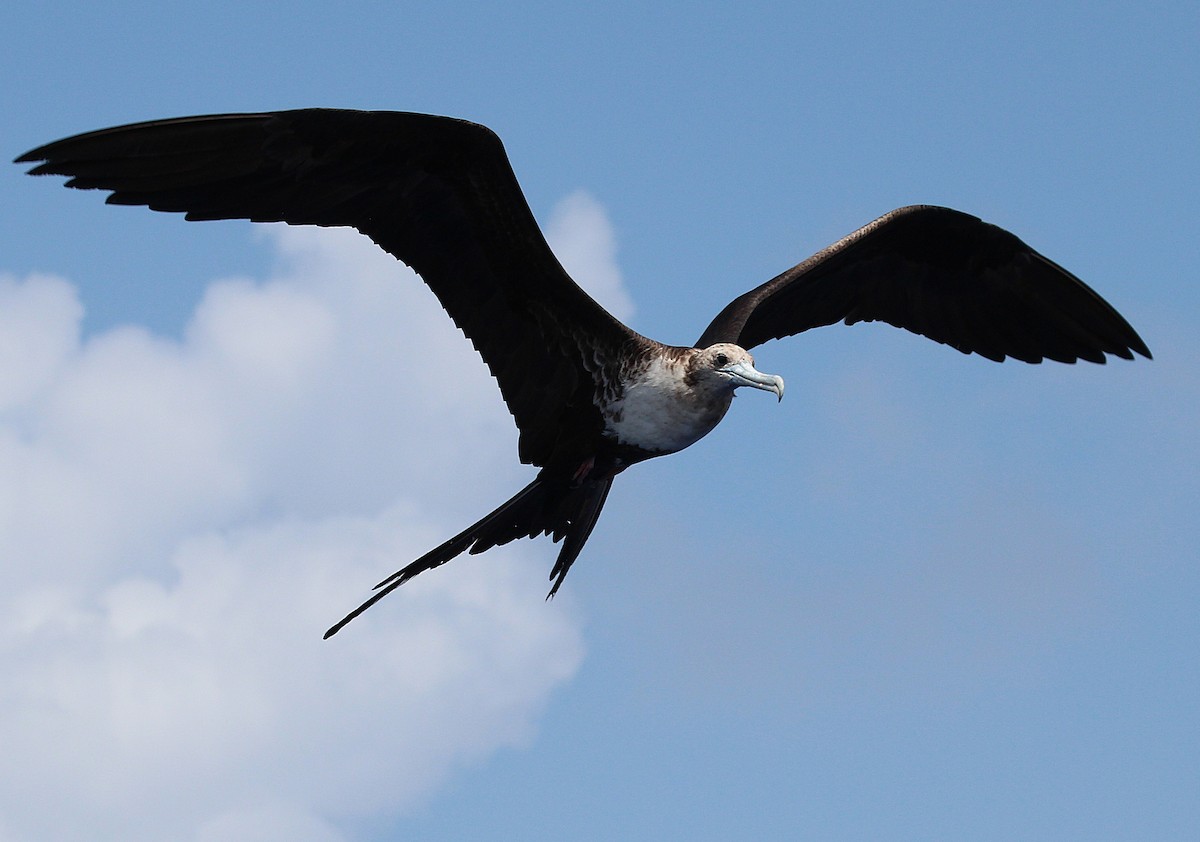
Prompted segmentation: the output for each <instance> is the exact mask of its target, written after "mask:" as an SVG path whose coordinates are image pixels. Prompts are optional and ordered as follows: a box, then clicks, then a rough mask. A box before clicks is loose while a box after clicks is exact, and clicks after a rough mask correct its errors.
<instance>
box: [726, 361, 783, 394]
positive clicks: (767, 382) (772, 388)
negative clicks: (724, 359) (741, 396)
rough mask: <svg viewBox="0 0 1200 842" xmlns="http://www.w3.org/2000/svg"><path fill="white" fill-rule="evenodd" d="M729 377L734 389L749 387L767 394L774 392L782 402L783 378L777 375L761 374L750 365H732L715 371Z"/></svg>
mask: <svg viewBox="0 0 1200 842" xmlns="http://www.w3.org/2000/svg"><path fill="white" fill-rule="evenodd" d="M717 370H718V371H723V372H725V373H726V374H728V375H729V377H730V379H731V380H733V386H734V388H737V387H738V386H750V387H752V388H755V389H762V390H764V391H767V392H774V393H775V394H776V395H777V396H778V397H779V400H783V378H782V377H780V376H779V375H778V374H763V373H762V372H761V371H759V370H758V369H756V368H755V367H754V366H752V365H750V363H733V364H732V365H727V366H725V367H724V368H720V369H717Z"/></svg>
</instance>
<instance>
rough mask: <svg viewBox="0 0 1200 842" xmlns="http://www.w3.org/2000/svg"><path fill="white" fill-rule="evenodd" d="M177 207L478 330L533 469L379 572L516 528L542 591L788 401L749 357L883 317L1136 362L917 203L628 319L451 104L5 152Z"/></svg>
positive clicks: (1133, 347) (443, 557) (963, 346)
mask: <svg viewBox="0 0 1200 842" xmlns="http://www.w3.org/2000/svg"><path fill="white" fill-rule="evenodd" d="M38 161H40V162H42V163H39V164H38V165H37V166H35V167H33V168H32V169H31V170H30V171H29V172H30V174H31V175H47V174H50V175H62V176H68V177H69V180H68V181H67V182H66V186H68V187H75V188H81V189H100V190H108V191H111V193H110V195H109V196H108V197H107V201H108V202H109V203H110V204H118V205H145V206H147V207H149V208H151V209H153V210H158V211H175V212H182V213H185V214H186V217H185V218H186V219H189V220H211V219H249V220H253V221H255V222H288V223H291V224H293V225H322V226H350V227H352V228H356V229H358V230H359V231H360V232H362V233H363V234H366V235H367V236H368V237H370V238H371V239H372V240H374V241H375V242H376V243H377V244H378V245H379V246H381V247H382V248H383V249H385V250H386V251H388V252H390V253H391V254H392V255H394V256H395V257H397V258H399V259H400V260H402V261H403V262H404V263H406V264H408V265H409V266H411V267H412V268H413V269H414V270H416V272H417V273H418V274H419V275H420V276H421V278H422V279H423V280H424V281H425V283H426V284H428V285H429V287H430V289H431V290H432V291H433V293H434V295H436V296H437V298H438V300H439V301H440V302H441V304H442V306H443V307H444V308H445V310H446V312H447V313H448V314H449V315H450V318H451V319H453V320H454V323H455V324H456V325H458V327H459V329H461V330H462V332H463V333H464V334H466V336H467V337H468V338H469V339H470V340H471V342H472V343H473V344H474V346H475V348H476V349H477V350H478V351H479V353H480V355H481V356H482V357H483V360H484V362H485V363H486V364H487V366H488V368H489V369H490V370H491V373H492V375H493V376H494V377H495V378H496V380H497V382H498V383H499V386H500V393H501V395H502V396H503V398H504V402H505V403H506V404H507V405H508V409H509V411H510V412H511V413H512V415H513V419H514V420H515V421H516V425H517V428H518V430H519V431H520V439H519V445H518V452H519V456H520V459H521V461H522V462H524V463H526V464H530V465H534V466H536V467H537V468H539V469H540V470H539V471H538V474H537V476H536V477H535V478H534V480H533V482H531V483H530V484H529V485H527V486H526V487H525V488H523V489H522V490H521V491H519V492H518V493H517V494H516V495H515V496H514V497H512V499H510V500H508V501H507V502H505V503H504V504H503V505H501V506H500V507H499V508H498V509H496V510H495V511H493V512H492V513H491V514H489V515H487V516H486V517H484V518H483V519H482V520H480V521H478V522H477V523H474V524H472V525H471V526H470V527H468V528H467V529H465V530H463V531H462V532H460V533H459V534H458V535H455V536H454V537H453V538H451V539H450V540H448V541H446V542H445V543H444V544H442V545H441V546H439V547H437V548H435V549H433V550H431V551H430V552H428V553H426V554H425V555H423V556H421V557H420V558H418V559H417V560H416V561H413V562H412V563H410V564H408V565H407V566H405V567H404V568H402V569H401V570H399V571H397V572H396V573H394V574H393V575H391V576H389V577H388V578H386V579H384V580H383V581H382V582H380V583H379V584H378V585H377V586H376V593H375V594H374V595H373V596H372V597H371V598H370V599H368V600H367V601H366V602H364V603H363V604H362V605H361V606H359V607H358V608H357V609H355V610H354V611H352V612H351V613H350V614H349V615H347V616H346V617H345V618H344V619H342V620H341V621H340V622H338V623H337V624H336V625H334V626H333V627H332V628H330V629H329V631H328V632H326V634H325V637H327V638H328V637H329V636H331V635H333V634H335V633H336V632H337V631H338V630H339V629H340V628H341V627H342V626H344V625H345V624H346V623H348V622H349V621H350V620H352V619H353V618H354V617H356V616H358V615H359V614H361V613H362V612H363V611H365V610H366V609H367V608H369V607H370V606H371V605H373V604H374V603H375V602H377V601H378V600H379V599H381V598H382V597H384V596H386V595H387V594H388V593H389V592H391V591H392V590H394V589H395V588H397V587H399V586H400V585H402V584H403V583H404V582H406V581H408V580H409V579H411V578H412V577H413V576H416V575H417V574H418V573H422V572H424V571H426V570H430V569H432V568H434V567H437V566H439V565H441V564H445V563H446V562H447V561H450V560H451V559H453V558H455V557H456V556H458V555H460V554H461V553H463V552H467V551H469V552H471V553H480V552H483V551H484V550H487V549H490V548H491V547H494V546H497V545H500V544H506V543H508V542H509V541H512V540H514V539H516V538H521V537H535V536H537V535H539V534H547V535H550V536H551V537H552V539H553V540H554V541H555V542H557V541H560V540H561V541H562V542H563V545H562V548H561V550H560V551H559V554H558V558H557V560H556V561H555V563H554V567H553V569H552V570H551V572H550V578H551V579H552V580H553V585H552V587H551V589H550V593H549V594H548V595H547V598H550V597H552V596H553V595H554V594H555V593H556V592H557V591H558V588H559V586H560V585H562V582H563V578H564V577H565V576H566V575H567V571H568V570H569V569H570V567H571V564H572V563H573V562H574V561H575V559H576V558H577V557H578V556H579V552H580V550H582V549H583V545H584V543H585V542H586V541H587V539H588V536H589V535H590V534H591V532H592V528H593V526H595V524H596V519H597V517H599V515H600V510H601V508H602V507H603V506H604V501H605V498H606V497H607V495H608V491H609V488H610V487H611V486H612V482H613V479H614V477H616V475H617V474H619V473H620V472H621V471H623V470H625V469H626V468H628V467H629V466H630V465H633V464H634V463H636V462H640V461H643V460H645V459H650V458H652V457H655V456H663V455H665V454H668V453H674V452H676V451H678V450H682V449H683V448H685V447H687V446H688V445H690V444H693V443H694V442H696V441H697V440H699V439H700V438H702V437H703V436H704V435H706V434H707V433H708V432H709V431H710V430H712V429H713V427H715V426H716V425H717V423H718V422H719V421H720V420H721V418H722V417H723V416H724V415H725V412H726V411H727V410H728V409H729V406H730V402H731V400H732V398H733V393H734V390H735V389H737V388H739V387H742V386H748V387H751V388H755V389H763V390H765V391H769V392H774V393H775V395H776V396H777V397H779V398H780V399H782V397H783V380H782V378H780V377H777V376H775V375H769V374H763V373H761V372H759V371H758V370H757V369H756V368H755V367H754V360H753V358H752V357H751V355H750V353H749V351H748V349H750V348H754V347H755V346H757V345H761V344H762V343H764V342H766V341H768V340H770V339H779V338H782V337H784V336H791V335H793V334H797V333H800V332H801V331H805V330H808V329H809V328H814V327H819V326H822V325H828V324H833V323H834V322H838V321H842V322H845V323H846V324H854V323H855V322H869V321H884V322H888V323H890V324H892V325H895V326H896V327H901V328H905V329H907V330H909V331H912V332H913V333H917V334H920V335H923V336H926V337H928V338H930V339H932V340H934V341H936V342H940V343H943V344H946V345H949V346H950V347H952V348H955V349H957V350H959V351H961V352H962V353H964V354H971V353H975V354H979V355H981V356H983V357H986V358H988V359H991V360H995V361H997V362H1000V361H1003V360H1004V359H1005V358H1007V357H1012V358H1014V359H1018V360H1023V361H1025V362H1028V363H1039V362H1041V361H1042V360H1043V359H1051V360H1057V361H1059V362H1064V363H1073V362H1075V361H1076V360H1081V359H1082V360H1087V361H1089V362H1094V363H1103V362H1105V359H1106V357H1105V355H1106V354H1112V355H1115V356H1118V357H1123V358H1125V359H1133V358H1134V352H1136V353H1138V354H1141V355H1142V356H1143V357H1146V358H1149V357H1150V351H1149V349H1148V348H1147V347H1146V344H1145V343H1144V342H1143V341H1142V340H1141V338H1140V337H1139V336H1138V335H1137V333H1136V332H1135V331H1134V329H1133V328H1132V327H1130V325H1129V323H1128V322H1126V321H1125V319H1124V318H1122V317H1121V315H1120V314H1119V313H1117V311H1116V310H1115V309H1113V307H1112V306H1111V305H1109V304H1108V302H1106V301H1105V300H1104V299H1103V298H1101V297H1100V296H1099V295H1098V294H1096V293H1095V292H1094V291H1093V290H1092V289H1091V288H1089V287H1088V286H1087V285H1086V284H1084V283H1083V281H1081V280H1079V279H1078V278H1076V277H1075V276H1074V275H1072V274H1071V273H1070V272H1068V271H1066V270H1065V269H1063V268H1062V267H1060V266H1058V265H1057V264H1055V263H1054V262H1052V261H1051V260H1049V259H1048V258H1046V257H1043V256H1042V255H1041V254H1038V253H1037V252H1036V251H1034V250H1033V249H1032V248H1030V247H1029V246H1027V245H1026V244H1025V243H1024V242H1022V241H1021V240H1020V239H1018V238H1017V237H1016V236H1015V235H1013V234H1011V233H1009V232H1008V231H1005V230H1004V229H1002V228H998V227H996V226H995V225H991V224H989V223H986V222H983V221H982V220H980V219H978V218H977V217H974V216H971V215H969V214H966V213H962V212H960V211H956V210H951V209H949V208H943V207H934V206H929V205H914V206H910V207H903V208H899V209H897V210H894V211H892V212H890V213H887V214H885V215H883V216H881V217H879V218H878V219H876V220H875V221H874V222H871V223H869V224H867V225H865V226H863V227H862V228H860V229H858V230H857V231H855V232H854V233H852V234H850V235H848V236H847V237H844V238H843V239H841V240H839V241H838V242H836V243H834V244H833V245H831V246H829V247H828V248H826V249H824V250H823V251H820V252H818V253H817V254H815V255H813V256H812V257H810V258H808V259H807V260H805V261H803V262H802V263H800V264H798V265H796V266H794V267H792V268H791V269H788V270H787V271H785V272H783V273H782V274H781V275H778V276H777V277H775V278H773V279H771V280H769V281H767V282H766V283H765V284H763V285H761V286H759V287H756V288H755V289H752V290H750V291H749V292H746V293H744V294H743V295H740V296H738V297H737V298H735V299H734V300H733V301H732V302H730V304H729V305H728V306H727V307H725V309H723V310H722V311H721V312H720V313H719V314H717V317H716V318H715V319H713V321H712V323H711V324H710V325H709V326H708V327H707V328H705V330H704V332H703V333H702V334H701V335H700V338H699V339H698V340H697V341H696V344H695V345H694V346H692V347H678V346H669V345H664V344H662V343H660V342H655V341H654V340H653V339H648V338H646V337H644V336H641V335H640V334H638V333H635V332H634V331H633V330H631V329H630V328H628V327H626V326H625V325H624V324H622V323H621V322H619V321H618V320H617V319H616V318H614V317H613V316H612V315H611V314H609V313H608V312H607V311H606V310H604V308H602V307H601V306H600V305H599V304H597V303H596V302H595V301H593V300H592V298H591V297H589V296H588V295H587V293H585V292H584V291H583V290H582V289H580V288H579V287H578V286H577V285H576V284H575V283H574V281H572V280H571V278H570V276H569V275H568V274H567V273H566V271H565V270H564V269H563V268H562V266H561V265H560V264H559V262H558V260H557V259H556V258H555V256H554V254H553V253H552V252H551V251H550V248H549V246H548V245H547V244H546V240H545V239H544V237H543V236H542V232H541V230H540V229H539V228H538V225H537V222H536V221H535V220H534V217H533V213H532V212H531V211H530V209H529V205H528V203H527V202H526V201H525V198H524V196H523V195H522V193H521V188H520V186H519V185H518V184H517V179H516V176H515V175H514V174H513V170H512V166H511V165H510V163H509V161H508V156H507V155H506V154H505V152H504V147H503V145H502V144H501V142H500V139H499V138H498V137H497V136H496V135H495V134H494V133H493V132H492V131H491V130H490V129H488V128H486V127H484V126H481V125H478V124H476V123H471V122H467V121H465V120H458V119H453V118H449V117H439V116H433V115H426V114H411V113H401V112H390V111H347V110H337V109H323V108H313V109H301V110H295V111H278V112H269V113H260V114H218V115H209V116H199V117H183V118H178V119H171V120H155V121H150V122H144V123H136V124H133V125H128V126H119V127H116V128H111V129H103V130H100V131H95V132H89V133H86V134H81V135H77V136H74V137H69V138H66V139H64V140H59V141H56V142H54V143H50V144H47V145H45V146H41V147H39V148H37V149H34V150H32V151H30V152H27V153H25V154H24V155H22V156H21V157H19V158H18V159H17V162H18V163H23V162H38Z"/></svg>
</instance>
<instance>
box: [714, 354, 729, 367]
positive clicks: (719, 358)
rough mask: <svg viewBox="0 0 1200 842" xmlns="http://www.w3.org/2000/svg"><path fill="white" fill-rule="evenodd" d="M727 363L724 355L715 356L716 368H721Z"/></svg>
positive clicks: (727, 359)
mask: <svg viewBox="0 0 1200 842" xmlns="http://www.w3.org/2000/svg"><path fill="white" fill-rule="evenodd" d="M728 362H729V357H727V356H725V355H724V354H717V367H718V368H723V367H724V366H725V365H726V364H727V363H728Z"/></svg>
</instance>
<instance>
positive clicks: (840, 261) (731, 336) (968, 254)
mask: <svg viewBox="0 0 1200 842" xmlns="http://www.w3.org/2000/svg"><path fill="white" fill-rule="evenodd" d="M837 321H845V323H846V324H854V323H855V322H863V321H867V322H869V321H885V322H888V323H890V324H893V325H895V326H896V327H902V328H905V329H906V330H911V331H912V332H913V333H919V334H921V335H923V336H927V337H929V338H930V339H933V340H935V341H937V342H941V343H944V344H946V345H949V346H951V347H952V348H957V349H958V350H959V351H962V352H963V353H964V354H970V353H976V354H980V355H982V356H984V357H987V358H988V359H992V360H996V361H1001V360H1003V359H1004V358H1005V357H1014V358H1016V359H1019V360H1024V361H1025V362H1030V363H1037V362H1041V361H1042V359H1044V358H1045V359H1052V360H1058V361H1060V362H1067V363H1071V362H1075V361H1076V360H1079V359H1084V360H1089V361H1091V362H1096V363H1103V362H1104V361H1105V356H1104V355H1105V354H1106V353H1107V354H1115V355H1116V356H1119V357H1124V358H1125V359H1133V352H1134V351H1136V352H1137V353H1139V354H1141V355H1142V356H1144V357H1149V356H1150V350H1149V349H1148V348H1147V347H1146V344H1145V343H1144V342H1143V341H1142V340H1141V337H1139V336H1138V335H1137V333H1136V332H1135V331H1134V329H1133V328H1132V327H1130V326H1129V323H1128V322H1126V321H1125V319H1123V318H1122V317H1121V315H1120V314H1119V313H1118V312H1117V311H1116V310H1114V309H1113V308H1112V306H1111V305H1110V304H1109V303H1108V302H1107V301H1105V300H1104V299H1103V298H1101V297H1100V296H1099V295H1097V294H1096V293H1095V292H1094V291H1093V290H1092V289H1091V288H1090V287H1088V286H1087V285H1086V284H1085V283H1083V281H1081V280H1079V279H1078V278H1076V277H1075V276H1074V275H1072V274H1071V273H1070V272H1068V271H1067V270H1065V269H1063V268H1062V267H1061V266H1058V265H1057V264H1055V263H1054V262H1052V261H1050V260H1048V259H1046V258H1045V257H1043V256H1042V255H1040V254H1038V253H1037V252H1036V251H1034V250H1033V249H1031V248H1030V247H1029V246H1027V245H1025V243H1023V242H1021V240H1019V239H1018V238H1017V237H1015V236H1014V235H1012V234H1010V233H1009V232H1007V231H1005V230H1004V229H1002V228H998V227H996V226H995V225H990V224H988V223H986V222H983V221H982V220H980V219H977V218H976V217H974V216H970V215H968V214H965V213H961V212H959V211H956V210H951V209H949V208H939V207H932V206H927V205H916V206H912V207H906V208H900V209H898V210H894V211H892V212H891V213H889V214H886V215H885V216H881V217H880V218H879V219H877V220H875V221H874V222H872V223H870V224H869V225H865V226H863V227H862V228H860V229H858V230H857V231H855V232H854V233H853V234H851V235H850V236H848V237H846V238H844V239H842V240H840V241H838V242H837V243H834V244H833V245H832V246H830V247H829V248H827V249H825V250H824V251H821V252H818V253H817V254H815V255H813V256H812V257H810V258H809V259H808V260H805V261H804V262H803V263H801V264H799V265H798V266H795V267H793V268H791V269H789V270H787V271H786V272H784V273H783V274H782V275H779V276H778V277H777V278H774V279H773V280H770V281H768V282H767V283H765V284H763V285H762V286H760V287H758V288H757V289H753V290H751V291H750V292H747V293H746V294H745V295H742V296H740V297H738V298H737V299H735V300H734V301H732V302H731V303H730V304H729V306H727V307H726V308H725V309H724V310H722V311H721V313H720V314H719V315H718V316H717V317H716V319H714V320H713V322H712V324H710V325H709V326H708V328H707V329H706V330H705V331H704V335H703V336H701V337H700V339H699V340H698V341H697V343H696V345H697V347H701V348H703V347H707V346H709V345H712V344H714V343H716V342H733V343H736V344H738V345H741V346H742V347H744V348H752V347H754V346H755V345H760V344H762V343H763V342H766V341H767V340H769V339H779V338H781V337H784V336H791V335H792V334H796V333H800V332H801V331H805V330H808V329H809V328H813V327H820V326H822V325H828V324H833V323H834V322H837Z"/></svg>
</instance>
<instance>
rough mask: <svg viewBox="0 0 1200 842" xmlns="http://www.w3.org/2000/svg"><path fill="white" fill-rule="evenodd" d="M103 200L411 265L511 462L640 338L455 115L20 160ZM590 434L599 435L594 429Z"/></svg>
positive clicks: (317, 124)
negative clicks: (486, 401)
mask: <svg viewBox="0 0 1200 842" xmlns="http://www.w3.org/2000/svg"><path fill="white" fill-rule="evenodd" d="M17 161H18V162H27V161H28V162H32V161H42V162H44V163H41V164H39V165H38V166H36V167H34V168H33V169H32V170H30V173H31V174H33V175H46V174H54V175H65V176H69V177H70V180H69V181H68V182H67V186H68V187H76V188H83V189H101V190H111V191H112V195H110V196H109V197H108V199H107V201H108V202H109V203H111V204H121V205H145V206H147V207H150V208H152V209H154V210H159V211H177V212H184V213H186V214H187V217H186V218H187V219H192V220H205V219H250V220H254V221H256V222H289V223H292V224H295V225H323V226H350V227H353V228H357V229H358V230H359V231H361V232H362V233H364V234H366V235H367V236H369V237H370V238H371V239H372V240H374V241H375V242H376V243H378V244H379V245H380V246H382V247H383V248H384V249H386V250H387V251H389V252H391V253H392V254H393V255H395V256H396V257H398V258H399V259H400V260H402V261H404V262H405V263H407V264H408V265H410V266H411V267H412V268H413V269H415V270H416V271H417V272H418V273H419V274H420V275H421V277H422V279H424V281H425V282H426V283H427V284H428V285H429V287H430V288H431V289H432V290H433V292H434V294H435V295H437V297H438V299H439V300H440V301H441V303H442V306H443V307H444V308H445V309H446V311H447V312H448V313H449V314H450V317H451V318H452V319H453V320H454V322H455V324H457V325H458V326H459V328H461V329H462V331H463V332H464V333H465V334H466V335H467V336H468V337H469V338H470V339H471V341H472V342H473V343H474V345H475V347H476V348H477V349H478V350H479V353H480V354H481V355H482V356H483V359H484V361H485V362H486V363H487V365H488V368H490V369H491V372H492V374H493V375H494V376H495V377H496V380H497V381H498V382H499V385H500V391H501V393H502V394H503V396H504V400H505V402H506V403H507V404H508V408H509V410H510V411H511V412H512V414H513V417H514V419H515V421H516V423H517V427H518V428H519V429H520V431H521V438H520V455H521V459H522V461H525V462H530V463H533V464H535V465H542V466H544V465H546V464H548V463H550V462H552V461H554V460H555V458H556V455H559V456H562V455H564V454H565V453H566V452H568V451H570V450H571V449H572V448H571V442H569V441H567V440H565V439H564V438H563V437H564V436H571V435H574V436H578V435H580V434H582V433H583V432H585V431H586V432H593V431H597V432H598V430H599V425H600V424H601V420H600V417H599V414H598V413H597V412H596V409H595V407H594V405H593V402H592V396H593V394H594V393H595V390H596V388H597V378H598V377H599V378H602V377H603V374H604V373H603V372H598V371H597V369H598V364H597V363H596V360H597V359H598V358H599V359H605V358H607V359H613V358H615V356H616V353H614V352H615V351H616V350H618V349H619V348H620V346H621V345H623V344H624V343H626V342H628V341H630V340H633V339H636V334H634V333H633V332H632V331H630V330H629V329H628V328H626V327H625V326H624V325H622V324H621V323H620V322H618V321H617V320H616V319H615V318H613V317H612V316H611V315H610V314H609V313H608V312H606V311H605V310H604V309H603V308H602V307H600V305H598V304H597V303H596V302H595V301H593V300H592V299H591V298H590V297H589V296H588V295H587V294H586V293H585V292H584V291H583V290H581V289H580V288H579V287H578V286H577V285H576V284H575V283H574V282H573V281H572V280H571V279H570V277H569V276H568V275H567V273H566V272H565V271H564V270H563V268H562V266H561V265H560V264H559V262H558V260H557V259H556V258H555V257H554V255H553V253H552V252H551V251H550V248H549V247H548V246H547V245H546V241H545V239H544V238H543V236H542V233H541V231H540V230H539V228H538V226H537V223H536V221H535V220H534V218H533V214H532V212H531V211H530V209H529V205H528V204H527V203H526V201H525V198H524V196H523V195H522V193H521V188H520V186H519V185H518V184H517V180H516V177H515V176H514V175H513V171H512V167H511V166H510V164H509V162H508V157H507V156H506V155H505V152H504V147H503V146H502V144H501V143H500V139H499V138H498V137H497V136H496V135H495V134H494V133H492V132H491V131H490V130H489V129H487V128H485V127H483V126H480V125H476V124H474V123H469V122H466V121H463V120H454V119H451V118H447V117H435V116H429V115H424V114H406V113H397V112H385V111H374V112H366V111H343V110H333V109H304V110H299V111H281V112H275V113H264V114H226V115H213V116H201V117H184V118H180V119H174V120H157V121H153V122H147V123H138V124H135V125H130V126H121V127H118V128H112V129H105V130H102V131H97V132H90V133H88V134H82V135H78V136H76V137H71V138H67V139H65V140H60V141H57V142H55V143H50V144H47V145H46V146H42V147H39V148H38V149H34V150H32V151H30V152H27V153H25V154H24V155H22V156H21V157H20V158H18V159H17ZM593 428H594V430H593Z"/></svg>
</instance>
